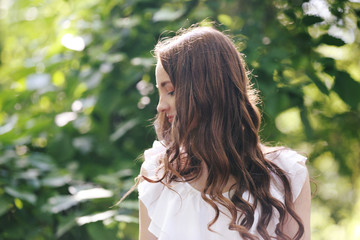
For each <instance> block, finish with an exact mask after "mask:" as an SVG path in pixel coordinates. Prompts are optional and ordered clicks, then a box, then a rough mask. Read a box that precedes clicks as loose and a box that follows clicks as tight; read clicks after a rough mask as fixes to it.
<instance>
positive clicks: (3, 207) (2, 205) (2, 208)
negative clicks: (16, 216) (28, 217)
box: [0, 196, 11, 216]
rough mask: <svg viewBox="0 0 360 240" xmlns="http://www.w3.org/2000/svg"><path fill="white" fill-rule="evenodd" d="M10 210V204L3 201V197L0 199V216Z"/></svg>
mask: <svg viewBox="0 0 360 240" xmlns="http://www.w3.org/2000/svg"><path fill="white" fill-rule="evenodd" d="M10 208H11V204H10V203H9V202H8V201H6V200H5V199H4V197H3V196H1V198H0V216H2V215H3V214H5V213H6V212H7V211H8V210H9V209H10Z"/></svg>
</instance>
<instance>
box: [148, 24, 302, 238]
mask: <svg viewBox="0 0 360 240" xmlns="http://www.w3.org/2000/svg"><path fill="white" fill-rule="evenodd" d="M154 52H155V56H156V58H157V59H158V61H161V64H162V66H163V67H164V69H165V71H166V72H167V73H168V75H169V77H170V80H171V82H172V84H173V86H174V88H175V107H176V116H175V118H174V121H173V123H172V124H170V123H169V122H168V121H167V120H166V117H165V115H164V113H161V112H159V113H158V114H157V116H156V119H155V122H154V126H155V130H156V133H157V136H158V138H159V140H161V141H162V142H164V143H165V145H166V148H167V151H166V156H165V160H164V162H163V165H164V170H165V175H164V177H163V178H162V181H165V184H166V183H170V182H172V181H191V180H194V179H197V178H198V177H199V176H200V174H201V173H202V172H203V169H202V166H204V165H202V164H201V163H205V166H206V168H207V169H206V170H207V172H208V177H207V180H206V185H205V188H204V189H203V191H202V193H201V196H202V198H203V199H204V201H205V202H207V203H208V204H210V205H211V206H212V207H213V208H214V210H215V217H214V219H212V220H211V222H209V224H208V229H209V230H211V226H212V225H213V224H214V223H215V222H216V221H217V219H218V218H219V214H220V212H221V211H220V210H219V205H222V206H224V207H226V208H227V209H228V210H229V212H230V213H231V223H230V224H229V229H230V230H235V231H238V232H239V234H240V236H241V237H242V238H244V239H258V238H257V237H256V236H255V235H253V234H251V233H250V232H249V229H250V228H251V227H252V225H253V223H254V212H255V209H256V207H257V205H260V206H261V214H260V218H259V224H258V225H257V231H258V233H259V234H260V235H261V237H262V238H263V239H271V237H272V236H270V235H269V234H268V232H267V226H268V225H269V222H270V220H271V218H272V217H273V216H274V214H275V211H277V212H278V216H279V223H278V224H277V226H276V230H275V233H276V234H277V238H279V239H290V237H289V236H287V235H286V234H285V233H284V232H283V230H282V227H283V226H284V223H285V216H286V214H290V216H291V217H292V218H293V219H294V220H295V221H296V222H297V224H298V231H297V233H296V236H295V239H300V238H301V236H302V235H303V234H304V226H303V224H302V222H301V219H300V218H299V217H298V215H297V214H296V213H295V211H294V206H293V202H292V200H293V199H292V191H291V186H290V183H289V180H288V178H287V177H286V174H285V173H284V172H283V171H282V170H281V169H280V168H279V167H278V166H276V165H275V164H274V163H272V162H271V161H270V160H267V159H266V158H265V156H264V154H263V152H262V150H261V148H260V140H259V128H260V122H261V116H260V113H259V111H258V108H257V107H256V104H257V102H256V101H257V96H256V92H255V91H254V90H253V89H252V87H251V84H250V81H249V78H248V72H247V71H246V68H245V63H244V61H243V58H242V56H241V54H240V53H239V52H238V51H237V49H236V46H235V45H234V43H233V42H232V40H231V38H230V37H228V36H227V35H225V34H224V33H222V32H220V31H218V30H216V29H214V28H211V27H192V28H190V29H188V30H186V31H183V32H181V33H180V34H178V35H177V36H175V37H173V38H168V39H165V40H160V41H159V42H158V44H157V45H156V47H155V50H154ZM272 175H274V176H276V178H278V179H280V182H282V184H283V187H284V194H285V204H283V203H282V202H281V201H280V200H278V199H275V198H274V197H273V196H272V195H271V193H270V182H271V181H272V178H273V177H272ZM230 176H232V177H233V178H234V179H235V181H236V183H235V184H234V185H233V186H232V187H231V191H233V192H234V194H233V195H232V196H231V198H230V199H228V198H226V197H224V196H223V194H222V189H223V188H224V187H225V185H226V184H227V182H228V181H229V178H230ZM145 179H146V178H145ZM147 180H149V179H147ZM159 181H160V180H159ZM246 191H248V192H249V193H250V195H251V196H252V197H253V198H254V202H253V203H250V202H248V201H247V200H246V199H244V198H243V194H244V192H246Z"/></svg>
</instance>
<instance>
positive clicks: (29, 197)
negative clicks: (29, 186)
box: [4, 187, 36, 204]
mask: <svg viewBox="0 0 360 240" xmlns="http://www.w3.org/2000/svg"><path fill="white" fill-rule="evenodd" d="M4 190H5V192H6V193H7V194H9V195H10V196H12V197H14V198H19V199H22V200H25V201H27V202H29V203H31V204H35V202H36V195H35V194H33V193H30V192H25V191H21V190H18V189H15V188H12V187H5V189H4Z"/></svg>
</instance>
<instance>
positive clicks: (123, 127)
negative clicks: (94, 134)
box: [110, 119, 138, 142]
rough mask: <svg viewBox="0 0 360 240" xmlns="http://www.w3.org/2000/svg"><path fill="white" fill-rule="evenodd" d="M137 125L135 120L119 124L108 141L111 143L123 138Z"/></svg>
mask: <svg viewBox="0 0 360 240" xmlns="http://www.w3.org/2000/svg"><path fill="white" fill-rule="evenodd" d="M137 123H138V120H137V119H131V120H129V121H127V122H125V123H122V124H120V126H119V127H118V129H117V130H116V131H115V132H114V133H113V134H111V135H110V140H111V141H113V142H114V141H116V140H118V139H119V138H121V137H122V136H124V135H125V134H126V133H127V132H128V131H129V130H130V129H132V128H133V127H135V126H136V124H137Z"/></svg>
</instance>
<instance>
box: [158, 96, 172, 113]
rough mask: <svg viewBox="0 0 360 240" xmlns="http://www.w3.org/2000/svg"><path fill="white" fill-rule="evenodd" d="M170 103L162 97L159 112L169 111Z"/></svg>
mask: <svg viewBox="0 0 360 240" xmlns="http://www.w3.org/2000/svg"><path fill="white" fill-rule="evenodd" d="M169 107H170V106H169V104H168V103H167V102H166V101H165V100H164V99H162V98H160V99H159V103H158V105H157V107H156V109H157V111H158V113H161V112H167V111H168V110H169Z"/></svg>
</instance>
